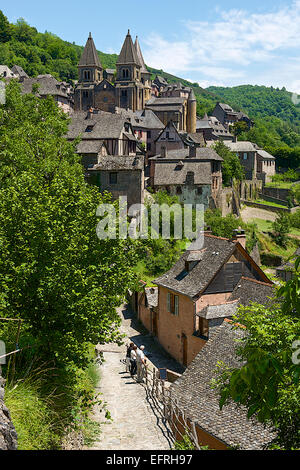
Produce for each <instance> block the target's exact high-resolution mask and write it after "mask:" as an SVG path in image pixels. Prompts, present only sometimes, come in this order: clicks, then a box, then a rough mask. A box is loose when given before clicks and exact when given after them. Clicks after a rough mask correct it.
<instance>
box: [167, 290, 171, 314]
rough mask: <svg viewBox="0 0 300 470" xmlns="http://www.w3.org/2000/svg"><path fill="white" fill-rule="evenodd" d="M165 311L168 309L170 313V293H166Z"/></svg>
mask: <svg viewBox="0 0 300 470" xmlns="http://www.w3.org/2000/svg"><path fill="white" fill-rule="evenodd" d="M167 309H168V312H171V294H170V292H168V293H167Z"/></svg>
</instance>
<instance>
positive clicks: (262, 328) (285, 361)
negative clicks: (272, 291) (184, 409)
mask: <svg viewBox="0 0 300 470" xmlns="http://www.w3.org/2000/svg"><path fill="white" fill-rule="evenodd" d="M299 266H300V258H298V260H297V261H296V263H295V273H294V278H293V279H292V280H290V281H289V282H288V283H286V284H285V285H283V286H282V287H281V288H280V289H278V291H277V294H276V299H275V301H274V302H273V303H272V304H270V306H269V307H266V306H263V305H259V304H256V303H253V304H252V305H250V306H247V307H240V309H239V312H238V314H237V316H236V317H235V318H234V321H237V322H238V324H239V325H241V324H242V325H244V327H246V331H247V334H246V335H245V336H244V339H243V340H242V343H241V345H240V347H239V348H238V356H239V357H240V359H241V360H242V361H244V362H245V364H244V365H242V366H241V367H240V368H236V369H232V370H224V371H223V374H222V375H221V377H220V384H219V385H220V392H221V399H220V407H221V408H222V407H223V406H225V404H226V403H227V402H228V401H229V400H234V401H235V402H236V403H237V404H238V405H244V406H246V407H247V409H248V418H250V417H251V416H256V418H257V419H258V420H259V421H261V422H262V423H264V424H266V425H269V426H272V427H273V428H274V429H275V431H276V434H277V436H276V438H275V440H274V441H273V443H271V444H270V445H275V446H279V448H282V449H298V448H299V447H300V431H299V429H300V426H299V425H300V422H299V417H300V413H299V405H300V403H299V397H300V387H299V374H300V365H299V352H298V353H297V351H296V349H295V345H296V344H299V337H300V320H299V316H300V295H299V294H300V287H299V286H300V270H299ZM237 328H240V326H237ZM297 341H298V343H295V342H297Z"/></svg>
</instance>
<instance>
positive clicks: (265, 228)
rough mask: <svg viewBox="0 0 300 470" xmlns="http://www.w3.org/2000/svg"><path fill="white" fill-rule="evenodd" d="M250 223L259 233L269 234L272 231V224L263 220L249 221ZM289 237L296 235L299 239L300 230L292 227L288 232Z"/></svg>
mask: <svg viewBox="0 0 300 470" xmlns="http://www.w3.org/2000/svg"><path fill="white" fill-rule="evenodd" d="M250 222H252V223H255V224H256V225H257V228H258V230H259V231H260V232H271V231H272V222H271V221H270V220H265V219H257V218H256V219H251V220H250ZM289 234H290V235H296V236H299V237H300V230H299V229H298V228H294V227H292V228H291V229H290V232H289Z"/></svg>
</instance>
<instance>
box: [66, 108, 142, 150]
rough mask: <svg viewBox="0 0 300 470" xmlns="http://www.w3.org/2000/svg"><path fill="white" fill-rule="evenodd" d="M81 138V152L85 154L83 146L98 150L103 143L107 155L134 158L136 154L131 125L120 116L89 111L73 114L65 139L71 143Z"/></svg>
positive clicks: (135, 142)
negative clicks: (93, 147)
mask: <svg viewBox="0 0 300 470" xmlns="http://www.w3.org/2000/svg"><path fill="white" fill-rule="evenodd" d="M78 137H80V138H81V147H82V149H81V151H80V152H79V153H81V154H85V153H87V152H85V151H84V144H83V142H85V143H86V146H89V148H90V147H91V146H92V145H94V146H96V147H97V145H98V148H100V147H102V145H103V143H104V144H105V146H106V150H107V153H108V154H109V155H128V156H134V155H136V152H137V140H136V138H135V135H134V132H133V129H132V125H131V123H130V122H128V121H127V119H126V118H125V117H124V116H122V115H120V114H111V113H106V112H104V111H98V110H95V109H91V110H90V111H88V112H75V113H74V114H73V115H72V119H71V123H70V124H69V129H68V133H67V139H68V140H70V141H72V140H74V139H76V138H78Z"/></svg>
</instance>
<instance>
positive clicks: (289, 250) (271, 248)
mask: <svg viewBox="0 0 300 470" xmlns="http://www.w3.org/2000/svg"><path fill="white" fill-rule="evenodd" d="M258 240H259V244H260V248H261V251H263V252H265V253H272V254H274V255H279V256H282V258H283V259H284V260H285V261H287V260H288V259H289V258H291V256H292V255H293V254H294V253H295V251H296V249H297V247H298V246H299V241H298V240H295V239H293V238H289V241H288V244H287V247H286V248H284V247H282V246H279V245H277V244H276V243H275V241H274V240H272V238H271V237H269V236H268V235H264V234H263V233H258Z"/></svg>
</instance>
